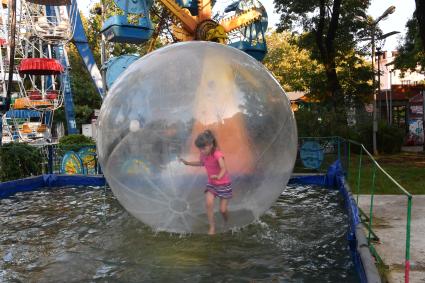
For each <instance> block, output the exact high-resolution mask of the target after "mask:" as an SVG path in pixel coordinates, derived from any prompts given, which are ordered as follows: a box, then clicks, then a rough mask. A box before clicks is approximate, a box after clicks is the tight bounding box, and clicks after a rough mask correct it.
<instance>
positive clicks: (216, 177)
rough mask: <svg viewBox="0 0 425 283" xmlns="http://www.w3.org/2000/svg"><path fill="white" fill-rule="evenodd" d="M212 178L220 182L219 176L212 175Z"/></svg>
mask: <svg viewBox="0 0 425 283" xmlns="http://www.w3.org/2000/svg"><path fill="white" fill-rule="evenodd" d="M210 178H211V179H213V180H218V175H211V176H210Z"/></svg>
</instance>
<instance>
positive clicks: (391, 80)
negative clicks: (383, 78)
mask: <svg viewBox="0 0 425 283" xmlns="http://www.w3.org/2000/svg"><path fill="white" fill-rule="evenodd" d="M392 74H393V70H391V71H390V125H392V124H393V87H392V86H393V79H392Z"/></svg>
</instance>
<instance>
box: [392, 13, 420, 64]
mask: <svg viewBox="0 0 425 283" xmlns="http://www.w3.org/2000/svg"><path fill="white" fill-rule="evenodd" d="M406 27H407V33H406V35H405V37H404V42H403V43H402V45H400V46H399V47H398V52H399V54H398V56H397V57H396V59H395V60H394V64H395V68H396V69H400V70H402V71H407V70H418V71H422V72H423V71H425V69H424V68H425V49H424V45H423V43H422V40H421V37H420V32H419V24H418V20H417V18H416V17H412V18H411V19H410V20H409V21H408V22H407V23H406Z"/></svg>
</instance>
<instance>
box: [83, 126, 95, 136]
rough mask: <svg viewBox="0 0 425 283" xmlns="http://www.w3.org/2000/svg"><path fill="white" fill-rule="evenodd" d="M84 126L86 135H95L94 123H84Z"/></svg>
mask: <svg viewBox="0 0 425 283" xmlns="http://www.w3.org/2000/svg"><path fill="white" fill-rule="evenodd" d="M82 128H83V131H82V132H83V135H85V136H86V137H90V138H92V137H93V127H92V124H83V126H82Z"/></svg>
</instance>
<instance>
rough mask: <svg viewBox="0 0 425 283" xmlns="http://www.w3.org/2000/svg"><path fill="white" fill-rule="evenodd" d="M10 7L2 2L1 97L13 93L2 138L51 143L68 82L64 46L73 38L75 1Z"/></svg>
mask: <svg viewBox="0 0 425 283" xmlns="http://www.w3.org/2000/svg"><path fill="white" fill-rule="evenodd" d="M12 2H13V3H12ZM10 3H12V5H13V7H12V8H13V9H11V7H9V4H10ZM10 3H5V1H3V5H2V6H1V8H0V9H1V11H0V12H1V16H2V28H1V29H0V32H1V37H0V39H3V41H1V40H0V43H3V44H2V45H1V47H2V48H0V61H1V62H0V71H1V77H2V80H1V88H2V95H3V96H5V92H6V90H8V91H9V92H11V95H10V97H11V99H10V109H8V111H7V112H6V113H5V115H4V117H3V119H2V122H3V132H2V136H3V137H4V136H8V137H9V139H10V140H11V141H19V142H45V141H50V140H51V128H52V122H53V116H54V111H56V110H57V109H59V108H60V107H61V106H62V105H63V102H64V90H65V89H66V83H67V82H68V80H66V79H64V77H66V76H67V75H68V70H67V66H66V64H63V62H64V61H67V56H66V49H65V48H64V45H65V44H66V43H67V42H68V41H70V40H71V39H72V38H73V34H74V30H75V26H76V22H77V15H78V8H77V6H76V2H75V1H74V0H57V1H53V0H50V1H48V0H25V1H24V0H21V1H16V0H15V1H10ZM11 54H12V56H11ZM8 58H9V59H8ZM10 58H12V59H10ZM10 78H12V79H10ZM5 129H6V130H5ZM5 132H6V133H5Z"/></svg>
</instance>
